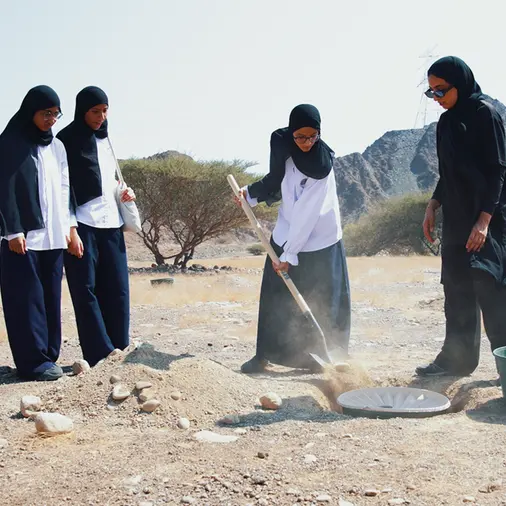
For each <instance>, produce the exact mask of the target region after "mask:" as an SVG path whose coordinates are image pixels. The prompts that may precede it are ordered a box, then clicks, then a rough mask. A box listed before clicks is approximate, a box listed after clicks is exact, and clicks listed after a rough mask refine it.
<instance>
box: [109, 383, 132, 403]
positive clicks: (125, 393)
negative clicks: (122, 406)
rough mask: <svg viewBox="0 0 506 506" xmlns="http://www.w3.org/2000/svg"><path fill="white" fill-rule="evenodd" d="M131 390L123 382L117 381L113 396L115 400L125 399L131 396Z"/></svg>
mask: <svg viewBox="0 0 506 506" xmlns="http://www.w3.org/2000/svg"><path fill="white" fill-rule="evenodd" d="M130 394H131V392H130V390H128V389H127V388H126V387H125V386H124V385H122V384H121V383H117V384H116V385H115V386H114V388H113V390H112V398H113V399H114V400H115V401H124V400H125V399H127V398H128V397H130Z"/></svg>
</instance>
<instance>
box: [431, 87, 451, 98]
mask: <svg viewBox="0 0 506 506" xmlns="http://www.w3.org/2000/svg"><path fill="white" fill-rule="evenodd" d="M453 88H455V86H450V87H449V88H446V90H431V89H430V88H429V89H428V90H427V91H426V92H425V96H426V97H428V98H434V97H436V98H443V97H444V96H445V95H446V94H447V93H448V92H449V91H451V90H453Z"/></svg>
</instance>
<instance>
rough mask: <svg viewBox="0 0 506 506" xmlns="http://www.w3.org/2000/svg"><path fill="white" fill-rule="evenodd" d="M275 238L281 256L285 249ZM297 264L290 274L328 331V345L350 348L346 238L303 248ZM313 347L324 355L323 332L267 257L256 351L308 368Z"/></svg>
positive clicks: (272, 359) (282, 362) (261, 355)
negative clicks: (324, 245)
mask: <svg viewBox="0 0 506 506" xmlns="http://www.w3.org/2000/svg"><path fill="white" fill-rule="evenodd" d="M271 244H272V247H273V248H274V250H275V251H276V253H277V254H278V256H281V254H282V253H283V249H282V248H281V247H280V246H278V245H277V244H275V243H274V241H273V240H272V239H271ZM298 258H299V265H298V266H291V267H290V270H289V272H288V273H289V275H290V277H291V278H292V280H293V282H294V283H295V286H296V287H297V288H298V290H299V292H300V293H301V295H302V296H303V297H304V299H305V301H306V302H307V304H308V306H309V307H310V309H311V311H312V312H313V314H314V316H315V318H316V320H317V321H318V323H319V324H320V326H321V328H322V330H323V333H324V334H325V338H326V343H327V348H328V350H329V351H331V352H332V351H333V350H336V349H339V350H340V351H342V352H343V353H345V354H347V352H348V344H349V339H350V322H351V305H350V284H349V280H348V268H347V265H346V255H345V251H344V247H343V244H342V241H339V242H337V243H336V244H334V245H332V246H330V247H328V248H325V249H322V250H319V251H313V252H309V253H299V255H298ZM309 353H316V354H318V355H320V356H322V357H324V353H323V343H322V340H321V336H320V334H319V333H318V332H315V330H314V329H312V328H311V325H310V324H309V322H307V320H306V319H305V317H304V316H303V315H302V312H301V310H300V308H299V306H298V305H297V303H296V302H295V300H294V299H293V297H292V295H291V293H290V292H289V291H288V288H287V287H286V285H285V283H284V281H283V280H282V279H281V278H280V277H279V275H278V274H276V272H275V271H274V269H273V267H272V262H271V260H270V258H269V257H267V259H266V262H265V268H264V274H263V279H262V288H261V292H260V308H259V315H258V334H257V352H256V355H257V357H258V358H259V359H266V360H269V361H270V362H272V363H274V364H279V365H284V366H287V367H297V368H307V367H310V366H312V365H314V363H313V359H312V358H311V357H310V356H309Z"/></svg>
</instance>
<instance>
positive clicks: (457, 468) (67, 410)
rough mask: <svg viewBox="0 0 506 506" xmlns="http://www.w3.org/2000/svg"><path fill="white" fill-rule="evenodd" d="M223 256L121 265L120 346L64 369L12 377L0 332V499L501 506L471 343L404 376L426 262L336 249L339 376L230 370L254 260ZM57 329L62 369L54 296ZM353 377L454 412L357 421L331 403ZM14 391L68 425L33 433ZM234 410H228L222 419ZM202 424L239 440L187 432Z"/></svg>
mask: <svg viewBox="0 0 506 506" xmlns="http://www.w3.org/2000/svg"><path fill="white" fill-rule="evenodd" d="M230 256H232V257H234V258H233V259H231V258H228V259H219V260H218V261H217V260H216V259H209V260H203V261H200V260H199V263H206V262H209V265H210V264H213V265H214V264H215V263H219V264H220V265H225V264H226V265H234V267H237V268H239V269H240V270H237V271H232V272H221V273H219V274H203V275H193V276H182V275H181V276H176V278H175V283H174V285H171V286H165V287H161V288H152V287H151V285H150V282H149V281H150V276H147V275H136V276H132V278H131V285H132V305H133V307H132V338H133V340H134V344H133V345H132V347H131V348H130V349H129V350H127V351H126V352H125V353H123V354H119V355H116V356H114V357H111V358H109V359H107V360H106V361H105V362H104V363H102V364H100V365H98V366H97V367H95V368H94V369H93V370H91V371H89V372H87V373H84V374H82V375H79V376H72V375H71V373H70V372H69V373H68V375H66V376H65V377H64V378H63V379H61V380H59V381H57V382H55V383H52V384H42V383H20V382H17V381H16V379H15V376H14V374H13V373H12V371H11V370H10V368H9V366H12V365H13V364H12V361H11V357H10V352H9V348H8V345H7V342H6V339H5V330H4V329H3V328H0V489H1V490H2V493H1V499H0V504H5V505H23V506H29V505H37V506H40V505H51V506H56V505H64V504H65V505H66V504H72V505H81V504H82V505H125V506H126V505H140V506H141V505H143V506H149V505H162V504H164V505H165V504H174V505H175V504H181V503H183V504H184V503H186V504H202V505H205V504H210V505H228V504H230V505H247V504H251V505H293V504H303V505H306V504H307V505H309V504H335V505H342V506H349V505H350V504H351V505H355V506H360V505H389V504H390V505H393V504H411V505H419V506H421V505H426V506H438V505H458V504H463V503H465V502H469V503H471V504H478V505H494V506H497V505H506V484H504V486H503V483H502V481H501V480H502V479H504V477H505V473H506V454H505V453H504V448H505V443H506V433H505V431H504V425H505V423H506V403H505V402H504V401H503V399H502V396H501V390H500V389H499V388H497V387H496V386H493V384H492V381H493V380H495V379H496V378H497V373H496V371H495V367H494V363H493V359H492V357H491V354H490V351H489V349H488V345H487V342H486V339H485V338H484V339H483V353H482V363H481V365H480V367H479V369H478V370H477V371H476V372H475V374H473V376H472V377H469V378H463V379H457V378H444V379H439V380H431V381H420V380H418V379H416V378H414V377H413V370H414V367H415V366H416V365H418V364H420V363H424V362H427V361H429V360H431V359H432V358H433V357H434V356H435V354H436V353H437V351H438V349H439V347H440V346H441V342H442V339H443V332H444V325H443V323H444V320H443V314H442V302H443V301H442V290H441V287H440V285H439V283H438V281H439V262H438V260H437V259H434V258H367V259H365V258H357V259H350V262H349V263H350V274H351V282H352V290H353V294H352V295H353V333H352V353H353V357H354V362H353V364H354V366H353V368H352V373H350V374H347V375H343V374H340V375H337V376H336V375H335V374H329V373H328V374H326V375H310V374H307V372H306V371H296V370H290V369H284V368H280V367H272V368H271V369H270V370H269V371H268V372H267V373H265V374H262V375H256V376H251V377H248V376H245V375H242V374H240V373H239V372H238V370H239V367H240V364H241V363H242V362H243V361H245V360H247V359H248V358H250V356H251V355H252V354H253V352H254V344H255V331H256V317H257V310H258V293H259V286H260V279H261V275H260V268H261V266H262V264H263V261H264V259H263V258H261V257H245V258H241V257H237V256H236V255H235V254H234V255H230ZM138 261H139V262H141V261H146V260H145V259H144V260H142V259H141V260H138ZM64 335H65V344H64V347H63V351H62V357H61V360H60V362H61V364H62V365H63V366H70V365H72V363H73V362H74V360H76V359H78V358H81V356H80V349H79V344H78V341H77V334H76V329H75V323H74V320H73V314H72V310H71V307H70V303H69V297H68V293H67V292H65V296H64ZM364 370H365V371H366V373H364ZM112 375H117V376H119V377H120V379H121V382H122V383H123V384H124V385H125V386H126V387H128V389H130V390H132V395H131V396H130V397H129V398H128V399H127V400H125V401H123V402H116V401H113V400H112V398H111V397H110V394H111V390H112V385H111V384H110V378H111V376H112ZM139 380H146V381H149V382H150V383H152V387H151V388H150V389H149V390H151V391H152V392H154V393H153V396H154V397H155V398H156V399H158V400H159V401H160V402H161V405H160V407H159V408H158V409H157V410H156V411H155V412H153V413H151V414H148V413H143V412H142V411H141V410H140V401H139V398H138V393H139V392H137V391H135V389H134V387H135V383H136V382H137V381H139ZM368 383H372V384H377V385H400V386H406V385H410V386H417V387H423V388H429V389H433V390H436V391H439V392H443V393H445V394H446V395H447V396H448V397H449V398H450V399H451V400H452V401H453V407H452V410H451V411H452V412H451V413H449V414H445V415H442V416H438V417H434V418H427V419H400V418H397V419H391V420H372V419H366V418H351V417H348V416H344V415H342V414H341V413H339V412H338V411H335V410H336V409H337V406H336V402H335V398H336V397H337V395H338V394H339V393H340V392H341V391H342V390H347V389H350V388H355V387H359V386H362V385H365V384H368ZM176 392H178V393H179V394H180V395H176ZM266 392H275V393H277V394H278V395H279V396H281V397H282V399H283V405H282V407H281V408H280V409H279V410H277V411H264V410H262V409H261V408H260V406H259V401H258V399H259V397H260V396H261V395H263V394H265V393H266ZM24 395H37V396H39V397H40V398H41V399H42V402H43V404H44V410H46V411H55V412H58V413H61V414H64V415H67V416H69V417H71V418H72V420H73V421H74V431H73V432H72V433H71V434H68V435H61V436H55V437H41V436H37V435H36V432H35V427H34V423H33V421H32V420H29V419H24V418H23V417H22V416H20V414H19V403H20V399H21V397H22V396H24ZM232 414H236V415H238V416H239V420H238V423H236V424H234V425H223V424H222V423H220V420H221V419H222V418H223V417H224V416H226V415H232ZM180 417H185V418H187V419H188V420H189V421H190V428H189V429H188V430H183V429H180V428H178V426H177V424H178V421H179V419H180ZM236 421H237V420H236ZM203 430H209V431H213V432H215V433H218V434H221V435H229V436H234V437H235V438H237V439H236V440H235V441H233V442H229V443H209V442H203V441H199V440H197V439H196V437H195V436H196V434H198V433H199V432H200V431H203Z"/></svg>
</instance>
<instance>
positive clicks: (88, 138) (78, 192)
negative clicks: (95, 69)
mask: <svg viewBox="0 0 506 506" xmlns="http://www.w3.org/2000/svg"><path fill="white" fill-rule="evenodd" d="M100 104H106V105H109V99H108V98H107V95H106V94H105V92H104V91H103V90H101V89H100V88H97V87H96V86H88V87H86V88H84V89H83V90H81V91H80V92H79V93H78V95H77V97H76V111H75V114H74V121H73V122H72V123H70V125H68V126H67V127H65V128H64V129H63V130H62V131H61V132H59V133H58V135H57V137H58V139H60V140H61V141H62V142H63V144H64V145H65V149H66V150H67V158H68V162H69V175H70V184H71V187H72V192H73V194H74V196H75V199H76V202H77V205H83V204H86V202H89V201H90V200H93V199H95V198H97V197H100V196H101V195H102V178H101V175H100V166H99V163H98V153H97V143H96V138H98V139H105V138H106V137H107V136H108V132H107V120H106V121H104V123H102V125H101V127H100V128H99V129H98V130H93V128H91V127H89V126H88V125H87V123H86V121H85V119H84V116H85V115H86V113H87V112H88V111H89V110H90V109H91V108H93V107H95V106H97V105H100Z"/></svg>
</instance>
